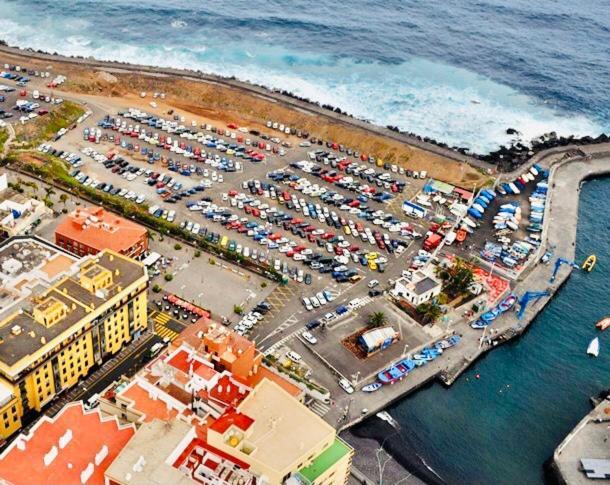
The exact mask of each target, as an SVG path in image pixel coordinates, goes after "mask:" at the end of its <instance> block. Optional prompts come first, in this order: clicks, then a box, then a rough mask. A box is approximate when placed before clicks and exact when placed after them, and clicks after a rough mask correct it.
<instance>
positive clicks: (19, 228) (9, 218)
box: [0, 194, 53, 240]
mask: <svg viewBox="0 0 610 485" xmlns="http://www.w3.org/2000/svg"><path fill="white" fill-rule="evenodd" d="M52 214H53V211H52V210H51V209H49V208H48V207H47V206H46V205H45V204H44V202H42V201H40V200H36V199H28V198H26V197H24V196H23V195H20V194H14V195H13V196H11V197H8V198H6V199H4V200H3V201H2V202H0V240H3V239H7V238H9V237H13V236H22V235H25V234H26V233H27V231H29V230H30V229H31V228H32V227H34V226H35V225H36V224H38V223H39V222H40V221H41V220H42V219H44V218H48V217H51V215H52Z"/></svg>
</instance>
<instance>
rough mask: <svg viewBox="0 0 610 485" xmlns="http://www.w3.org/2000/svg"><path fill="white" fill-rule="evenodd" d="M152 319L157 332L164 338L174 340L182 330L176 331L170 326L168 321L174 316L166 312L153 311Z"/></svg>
mask: <svg viewBox="0 0 610 485" xmlns="http://www.w3.org/2000/svg"><path fill="white" fill-rule="evenodd" d="M151 318H152V321H153V322H154V329H155V334H157V335H158V336H159V337H161V338H162V339H168V340H169V341H170V342H172V341H174V340H175V339H176V337H177V336H178V335H180V332H176V331H175V330H172V329H171V328H169V327H168V325H167V324H168V323H169V322H170V321H171V320H172V317H171V316H169V315H168V314H167V313H165V312H153V313H152V314H151Z"/></svg>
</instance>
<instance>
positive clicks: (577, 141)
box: [0, 39, 610, 173]
mask: <svg viewBox="0 0 610 485" xmlns="http://www.w3.org/2000/svg"><path fill="white" fill-rule="evenodd" d="M0 50H4V51H5V52H8V53H11V54H13V55H23V56H29V57H36V58H47V59H48V58H49V57H50V58H55V59H57V60H59V61H65V62H77V63H83V64H91V65H92V67H96V68H97V67H114V68H117V67H120V68H122V69H128V70H132V71H146V72H148V73H151V72H152V71H154V72H157V73H165V74H169V75H187V74H188V75H191V76H193V75H194V76H197V77H198V78H199V79H200V80H208V81H215V82H222V83H225V84H228V85H230V86H232V87H234V88H241V89H248V90H250V91H255V92H256V94H259V95H260V94H265V95H266V96H269V97H277V96H280V97H281V98H282V99H281V100H282V101H287V100H293V101H295V102H298V107H300V108H303V107H307V108H308V109H315V110H316V112H317V113H318V114H321V113H320V112H323V114H325V115H326V116H330V117H333V118H335V119H336V120H337V121H344V122H345V121H346V120H349V121H350V122H351V123H352V124H355V125H357V126H359V127H360V128H362V127H365V128H366V129H369V130H371V131H375V132H377V133H380V134H384V135H386V136H389V137H392V135H394V136H395V135H399V136H400V138H398V139H399V140H401V141H404V142H405V143H408V144H411V145H413V146H416V147H418V148H422V149H424V150H428V151H431V152H433V153H437V154H439V155H443V156H446V157H448V158H452V159H454V160H459V161H463V162H467V163H470V164H471V165H476V166H479V167H480V168H494V169H495V170H497V171H498V172H502V173H506V172H510V171H513V170H516V169H518V168H519V167H520V166H522V165H524V164H525V163H527V161H528V160H529V159H530V158H531V157H532V156H535V155H537V154H538V153H540V152H543V151H545V150H548V149H552V148H560V147H566V146H568V145H576V146H587V145H595V144H599V143H606V142H609V141H610V134H604V133H602V134H600V135H598V136H596V137H593V136H583V137H580V138H579V137H575V136H568V137H564V136H557V134H556V133H554V132H551V133H547V134H544V135H541V136H540V137H538V138H535V139H533V140H531V141H526V140H522V139H520V138H519V135H520V134H519V132H518V131H517V130H516V129H514V128H510V127H508V128H507V130H506V133H507V134H508V135H515V140H514V142H513V143H512V144H510V145H507V146H500V147H499V148H498V149H497V150H494V151H492V152H490V153H487V154H479V153H474V152H471V151H470V150H469V149H468V148H465V147H458V146H449V145H448V144H446V143H444V142H442V141H439V140H436V139H434V138H431V137H428V136H422V135H418V134H416V133H412V132H408V131H405V130H401V129H399V128H398V127H397V126H392V125H386V126H385V127H381V126H378V125H375V124H373V123H371V122H370V121H368V120H366V119H361V118H357V117H355V116H353V115H352V114H350V113H348V112H347V111H344V110H342V109H341V108H339V107H336V106H333V105H330V104H324V103H319V102H317V101H314V100H311V99H309V98H306V97H303V96H299V95H297V94H295V93H293V92H291V91H287V90H284V89H270V88H268V87H267V86H263V85H259V84H254V83H250V82H245V81H241V80H239V79H237V78H236V77H235V76H221V75H217V74H209V73H204V72H203V71H200V70H193V71H189V70H186V69H171V68H157V67H154V66H140V65H134V64H130V63H126V62H120V61H100V60H97V59H93V58H88V57H83V56H65V55H61V54H58V53H57V52H52V53H51V52H45V51H43V50H40V49H38V50H35V49H30V48H21V47H17V46H9V45H8V44H7V43H6V42H5V41H3V40H1V39H0ZM293 107H295V106H294V104H293ZM473 161H478V162H483V165H482V164H481V163H479V164H477V163H473Z"/></svg>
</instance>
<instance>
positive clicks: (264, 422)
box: [100, 319, 353, 485]
mask: <svg viewBox="0 0 610 485" xmlns="http://www.w3.org/2000/svg"><path fill="white" fill-rule="evenodd" d="M192 327H193V330H191V328H189V329H187V330H185V332H183V334H181V335H180V337H179V338H178V339H177V340H176V341H175V342H174V343H173V344H172V346H170V348H169V349H168V350H166V351H165V352H163V353H162V354H161V355H160V356H159V357H158V358H157V359H156V360H155V361H153V362H151V363H149V364H148V365H147V366H146V367H145V368H144V369H142V371H140V372H139V373H138V374H137V375H136V376H134V378H132V379H129V380H127V379H125V380H123V381H122V382H118V383H114V384H112V385H111V386H110V387H109V388H108V389H107V390H106V391H105V392H103V393H102V396H101V397H100V408H101V411H102V413H105V414H109V415H112V416H116V417H117V418H118V419H119V420H120V421H121V422H125V423H134V424H136V426H138V431H137V432H136V434H135V436H134V438H133V439H132V440H131V441H130V443H128V445H127V446H126V447H125V449H124V450H123V451H122V452H121V453H120V454H119V456H118V457H117V459H116V460H115V461H114V462H113V463H112V465H111V466H110V467H109V468H108V470H107V472H106V477H107V479H108V483H110V484H124V485H136V484H142V485H143V484H147V485H151V484H153V485H154V484H159V485H161V484H165V483H178V484H193V483H194V484H197V483H203V484H206V485H209V484H218V485H227V484H236V485H238V484H239V485H250V484H251V485H254V484H256V485H258V484H267V485H282V484H287V485H343V484H345V483H346V482H347V480H348V477H349V473H350V467H351V459H352V455H353V450H352V448H351V447H350V446H349V445H348V444H346V443H345V442H343V441H342V440H341V439H340V438H339V437H338V436H337V434H336V431H335V429H334V428H333V427H332V426H330V425H329V424H328V423H326V422H325V421H324V420H323V419H322V418H320V417H319V416H318V415H316V414H315V413H313V412H312V411H311V410H309V409H308V408H307V407H306V406H305V405H303V404H302V403H301V402H300V401H299V398H300V395H301V392H300V389H298V388H297V387H296V386H294V385H293V384H291V383H290V382H288V381H286V380H285V378H284V377H282V376H281V375H278V374H274V373H273V372H272V371H271V370H270V369H267V368H266V367H265V366H264V365H263V364H262V363H261V362H260V360H259V359H258V355H259V352H258V351H257V350H256V349H255V347H254V344H253V343H252V342H249V341H248V340H247V339H245V338H244V337H242V336H239V335H237V334H235V333H234V332H232V331H231V330H228V329H226V328H225V327H223V326H222V325H220V324H217V323H214V322H210V321H208V320H207V319H202V320H200V321H199V322H198V324H196V325H193V326H192ZM250 349H252V351H250ZM241 356H243V357H241ZM229 367H231V368H233V369H234V370H236V371H237V372H238V374H233V373H232V372H231V371H230V370H229ZM263 369H264V370H263ZM134 470H137V471H136V472H135V473H134Z"/></svg>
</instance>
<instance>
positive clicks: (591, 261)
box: [582, 254, 597, 271]
mask: <svg viewBox="0 0 610 485" xmlns="http://www.w3.org/2000/svg"><path fill="white" fill-rule="evenodd" d="M596 262H597V256H595V254H592V255H590V256H589V257H588V258H587V259H586V260H585V262H584V263H583V264H582V269H584V270H585V271H591V270H592V269H593V268H594V267H595V263H596Z"/></svg>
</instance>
